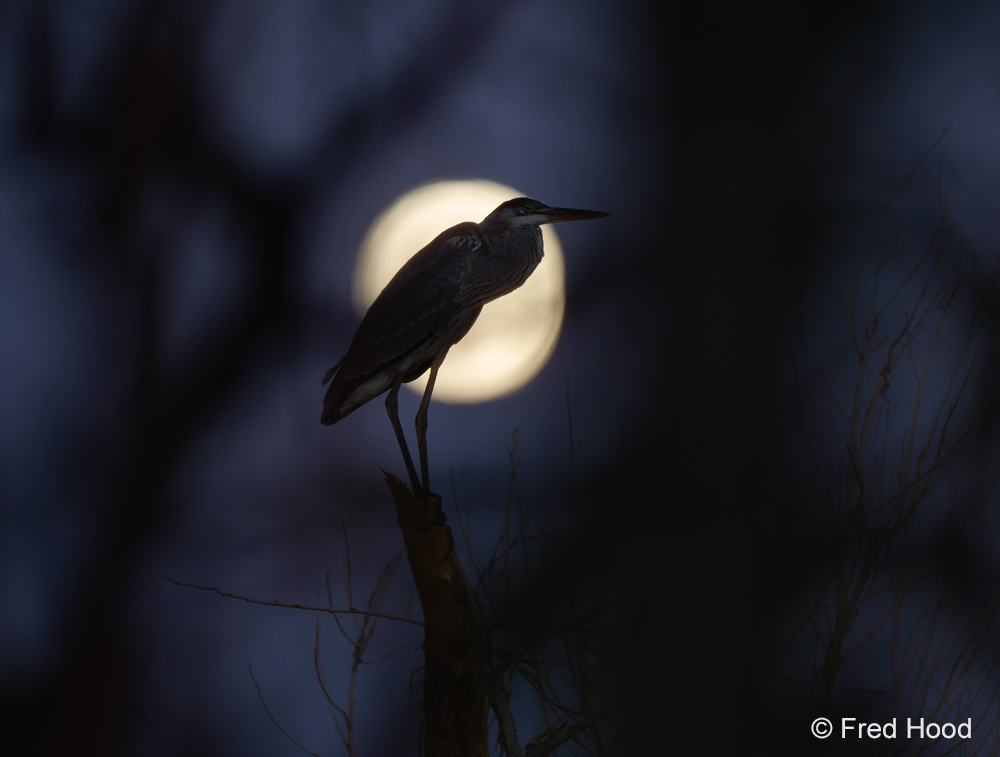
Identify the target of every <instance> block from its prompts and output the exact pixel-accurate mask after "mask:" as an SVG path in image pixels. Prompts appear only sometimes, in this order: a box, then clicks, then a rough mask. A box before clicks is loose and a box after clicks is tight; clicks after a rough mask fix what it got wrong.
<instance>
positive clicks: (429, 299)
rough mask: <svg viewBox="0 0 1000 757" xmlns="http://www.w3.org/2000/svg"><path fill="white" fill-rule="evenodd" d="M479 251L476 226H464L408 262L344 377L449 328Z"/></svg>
mask: <svg viewBox="0 0 1000 757" xmlns="http://www.w3.org/2000/svg"><path fill="white" fill-rule="evenodd" d="M481 247H482V240H481V239H480V237H479V232H478V229H477V226H476V224H474V223H462V224H459V225H458V226H453V227H452V228H450V229H448V230H447V231H445V232H444V233H442V234H440V235H439V236H438V237H437V238H436V239H434V241H432V242H431V243H430V244H428V245H427V246H426V247H424V248H423V249H422V250H420V252H418V253H417V254H416V255H414V256H413V257H412V258H410V259H409V260H408V261H407V262H406V264H405V265H404V266H403V267H402V268H400V269H399V272H398V273H397V274H396V275H395V276H393V277H392V280H391V281H390V282H389V283H388V284H387V285H386V287H385V289H383V290H382V293H381V294H379V296H378V297H377V298H376V300H375V302H373V303H372V305H371V307H370V308H369V309H368V312H367V313H366V314H365V317H364V319H362V321H361V325H360V326H359V327H358V331H357V333H356V334H355V335H354V341H353V342H352V343H351V347H350V349H349V350H348V352H347V355H345V356H344V360H343V363H342V366H341V370H342V371H344V372H345V374H346V376H345V377H346V378H353V377H357V376H363V375H365V374H367V373H369V372H370V371H373V370H375V369H376V368H378V367H379V366H381V365H384V364H385V363H388V362H390V361H391V360H393V359H395V358H398V357H401V356H402V355H405V354H406V353H408V352H409V351H410V350H412V349H413V348H414V347H416V346H418V345H419V344H420V343H421V342H423V341H424V340H426V339H427V338H429V337H432V336H434V335H435V334H436V333H438V331H439V330H440V329H442V328H445V327H446V326H447V325H448V323H449V322H450V321H451V318H452V316H453V315H454V313H455V311H456V309H457V307H458V303H459V296H460V294H461V292H462V287H463V285H464V283H465V281H466V278H467V276H468V273H469V270H470V268H471V265H472V259H473V256H474V255H475V253H476V251H477V250H479V248H481Z"/></svg>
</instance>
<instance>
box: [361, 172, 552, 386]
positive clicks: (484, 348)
mask: <svg viewBox="0 0 1000 757" xmlns="http://www.w3.org/2000/svg"><path fill="white" fill-rule="evenodd" d="M523 194H524V193H523V192H518V191H517V190H515V189H511V188H510V187H505V186H503V185H502V184H496V183H494V182H492V181H485V180H476V181H441V182H437V183H435V184H428V185H426V186H423V187H419V188H417V189H414V190H412V191H411V192H408V193H407V194H405V195H403V196H402V197H400V198H399V199H398V200H396V202H394V203H393V204H392V205H391V206H390V207H389V208H388V209H387V210H385V211H384V212H383V213H382V214H381V215H380V216H379V217H378V218H376V219H375V222H374V223H373V224H372V225H371V228H369V229H368V233H367V235H366V236H365V239H364V242H362V244H361V250H360V252H359V253H358V259H357V262H356V263H355V266H354V285H353V298H354V306H355V308H356V309H357V311H358V313H359V314H364V313H365V312H366V311H367V310H368V306H369V305H371V304H372V302H373V301H374V300H375V298H376V297H377V296H378V294H379V292H381V291H382V288H383V287H384V286H385V285H386V284H388V283H389V279H391V278H392V277H393V275H395V273H396V271H398V270H399V269H400V267H402V265H403V263H405V262H406V261H407V260H409V259H410V257H412V256H413V254H414V253H416V252H417V250H419V249H421V248H422V247H423V246H424V245H426V244H427V243H428V242H430V241H431V240H432V239H434V237H436V236H437V235H438V234H440V233H441V232H442V231H444V230H445V229H447V228H449V227H450V226H454V225H455V224H456V223H461V222H462V221H475V222H477V223H478V222H479V221H481V220H483V218H485V217H486V216H487V215H488V214H489V213H490V211H492V210H493V209H494V208H496V206H497V205H499V204H500V203H502V202H504V201H505V200H509V199H511V198H512V197H519V196H522V195H523ZM542 234H543V238H544V242H545V257H544V258H542V262H541V263H540V264H539V265H538V268H536V269H535V272H534V273H532V274H531V277H530V278H529V279H528V281H527V282H526V283H525V284H524V285H523V286H522V287H521V288H520V289H517V290H515V291H514V292H511V293H510V294H508V295H506V296H504V297H501V298H499V299H497V300H494V301H493V302H491V303H489V304H487V305H486V306H485V307H484V308H483V312H482V313H481V314H480V316H479V320H477V321H476V324H475V326H473V327H472V330H471V331H470V332H469V333H468V334H466V336H465V338H464V339H463V340H462V341H461V342H459V343H458V344H456V345H455V346H454V347H452V348H451V350H450V351H449V352H448V357H447V359H446V360H445V361H444V364H443V365H442V366H441V370H440V371H439V372H438V377H437V383H436V384H435V385H434V399H436V400H441V401H443V402H454V403H466V402H482V401H483V400H489V399H494V398H496V397H502V396H504V395H505V394H510V393H511V392H514V391H516V390H517V389H520V388H521V387H522V386H524V385H525V384H527V383H528V382H529V381H531V379H533V378H534V377H535V375H536V374H537V373H538V372H539V371H540V370H541V369H542V367H543V366H544V365H545V363H546V362H548V359H549V356H550V355H551V354H552V350H553V349H554V348H555V344H556V339H558V337H559V329H560V327H561V326H562V318H563V310H564V309H565V303H566V294H565V268H564V265H563V255H562V246H561V245H560V244H559V237H558V236H556V233H555V231H554V230H553V228H552V227H551V226H543V227H542ZM426 384H427V374H426V373H425V374H424V375H423V376H421V377H420V378H419V379H417V380H416V381H413V382H411V383H410V384H408V386H410V387H411V388H412V389H413V390H414V391H416V392H423V390H424V387H425V386H426Z"/></svg>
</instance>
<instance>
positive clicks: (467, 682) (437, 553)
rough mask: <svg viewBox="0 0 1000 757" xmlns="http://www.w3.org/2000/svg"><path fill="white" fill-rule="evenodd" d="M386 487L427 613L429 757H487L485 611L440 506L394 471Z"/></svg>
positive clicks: (487, 644)
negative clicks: (421, 497)
mask: <svg viewBox="0 0 1000 757" xmlns="http://www.w3.org/2000/svg"><path fill="white" fill-rule="evenodd" d="M385 481H386V483H387V484H388V485H389V490H390V491H391V492H392V499H393V501H394V502H395V504H396V514H397V516H398V519H399V525H400V527H401V528H402V530H403V542H404V544H405V545H406V557H407V559H408V560H409V562H410V571H411V572H412V573H413V581H414V583H415V584H416V587H417V595H418V596H419V597H420V605H421V607H422V608H423V613H424V755H425V757H476V756H477V755H480V756H481V757H488V754H489V728H488V722H487V697H486V691H487V680H486V673H487V670H488V666H489V664H490V640H489V633H488V629H487V627H486V619H485V617H484V616H483V612H482V608H481V607H480V606H479V602H478V601H477V600H476V597H475V592H474V591H473V589H472V585H471V584H470V582H469V579H468V577H467V576H466V575H465V571H464V570H462V566H461V564H460V563H459V561H458V557H457V556H456V555H455V551H454V549H453V548H452V540H451V535H450V533H449V529H448V526H446V525H445V524H444V523H443V522H439V521H438V520H437V515H438V512H437V508H435V507H434V505H433V504H429V503H428V502H425V501H420V500H418V499H416V498H415V497H414V496H413V494H412V493H411V492H410V490H409V488H408V487H407V486H406V485H405V484H404V483H403V482H402V481H400V480H399V479H398V478H396V477H395V476H393V475H392V474H391V473H386V476H385Z"/></svg>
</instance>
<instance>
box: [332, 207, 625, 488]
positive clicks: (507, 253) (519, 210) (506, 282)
mask: <svg viewBox="0 0 1000 757" xmlns="http://www.w3.org/2000/svg"><path fill="white" fill-rule="evenodd" d="M606 215H608V214H607V213H599V212H596V211H593V210H573V209H571V208H551V207H549V206H548V205H546V204H545V203H542V202H539V201H538V200H532V199H531V198H530V197H517V198H515V199H513V200H508V201H507V202H505V203H503V204H501V205H500V207H498V208H497V209H496V210H494V211H493V212H492V213H490V214H489V215H488V216H486V218H484V219H483V221H482V222H481V223H472V222H466V223H460V224H458V225H457V226H452V227H451V228H450V229H448V230H447V231H444V232H442V233H441V234H439V235H438V236H437V238H436V239H434V241H432V242H431V243H430V244H428V245H427V246H426V247H424V248H423V249H422V250H420V251H419V252H418V253H417V254H416V255H414V256H413V257H412V258H410V259H409V260H408V261H407V262H406V264H405V265H404V266H403V267H402V268H400V269H399V272H398V273H397V274H396V275H395V276H393V277H392V281H390V282H389V283H388V284H386V287H385V289H383V290H382V293H381V294H380V295H379V296H378V297H377V298H376V299H375V302H373V303H372V304H371V307H369V308H368V312H367V313H365V317H364V318H363V319H362V320H361V325H360V326H358V330H357V332H356V333H355V334H354V339H353V341H352V342H351V346H350V347H349V348H348V350H347V354H346V355H344V357H343V358H341V360H340V362H339V363H337V364H336V365H335V366H333V368H331V369H330V370H328V371H327V372H326V375H325V376H324V377H323V383H324V384H326V382H327V381H329V380H330V378H331V377H332V378H333V383H331V384H330V388H329V389H328V390H327V392H326V397H325V398H324V399H323V415H322V416H321V418H320V420H321V422H322V423H323V425H325V426H329V425H331V424H333V423H336V422H337V421H339V420H341V419H342V418H344V417H346V416H348V415H350V414H351V413H352V412H354V410H356V409H357V408H359V407H361V406H362V405H363V404H365V403H366V402H368V400H370V399H374V398H375V397H377V396H378V395H380V394H381V393H382V392H384V391H385V390H386V389H388V390H389V396H388V397H386V400H385V407H386V410H387V411H388V413H389V420H391V421H392V428H393V430H394V431H395V432H396V439H397V440H398V441H399V448H400V450H402V452H403V460H404V461H405V462H406V472H407V473H408V474H409V476H410V484H411V485H412V487H413V494H414V496H416V497H417V498H418V499H423V498H424V497H429V496H431V493H430V483H429V481H428V475H427V406H428V405H429V404H430V401H431V392H433V391H434V380H435V379H436V378H437V372H438V368H440V367H441V363H442V362H444V358H445V355H447V354H448V350H449V349H450V348H451V346H452V345H453V344H455V343H456V342H457V341H458V340H460V339H461V338H462V337H463V336H465V335H466V334H467V333H468V332H469V329H470V328H472V324H473V323H475V321H476V318H477V317H478V316H479V311H481V310H482V309H483V305H485V304H486V303H487V302H489V301H490V300H495V299H496V298H497V297H501V296H503V295H505V294H508V293H509V292H512V291H514V290H515V289H517V288H518V287H519V286H521V284H523V283H524V282H525V281H527V279H528V277H529V276H530V275H531V273H532V271H534V270H535V267H536V266H537V265H538V264H539V262H541V259H542V255H543V251H542V231H541V229H540V228H539V226H541V225H542V224H546V223H562V222H564V221H580V220H586V219H589V218H602V217H604V216H606ZM428 368H430V370H431V375H430V377H429V378H428V380H427V388H426V389H425V390H424V396H423V399H422V400H421V401H420V409H419V410H418V411H417V418H416V427H417V448H418V450H419V452H420V474H421V478H420V479H419V480H418V479H417V472H416V471H415V470H414V468H413V460H412V459H410V451H409V450H408V449H407V447H406V438H405V437H404V436H403V428H402V426H400V424H399V413H398V402H397V399H396V397H397V395H398V394H399V386H400V384H403V383H407V382H410V381H413V380H414V379H416V378H417V377H419V376H420V375H422V374H423V372H424V371H426V370H427V369H428ZM421 482H422V483H421Z"/></svg>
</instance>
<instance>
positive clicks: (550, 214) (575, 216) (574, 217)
mask: <svg viewBox="0 0 1000 757" xmlns="http://www.w3.org/2000/svg"><path fill="white" fill-rule="evenodd" d="M536 212H537V213H539V214H540V215H543V216H545V218H546V221H545V222H546V223H563V222H564V221H587V220H590V219H591V218H604V217H605V216H609V215H611V214H610V213H602V212H601V211H599V210H577V209H576V208H539V209H538V210H537V211H536Z"/></svg>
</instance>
